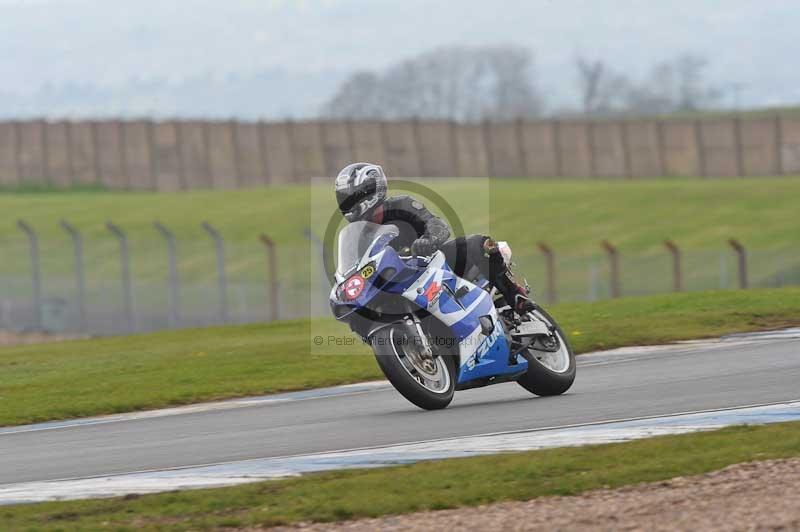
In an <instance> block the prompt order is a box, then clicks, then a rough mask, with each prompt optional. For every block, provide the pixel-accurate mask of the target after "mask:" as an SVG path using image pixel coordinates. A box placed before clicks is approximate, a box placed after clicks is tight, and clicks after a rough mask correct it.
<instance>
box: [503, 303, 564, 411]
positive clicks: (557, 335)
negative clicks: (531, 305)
mask: <svg viewBox="0 0 800 532" xmlns="http://www.w3.org/2000/svg"><path fill="white" fill-rule="evenodd" d="M531 314H532V315H533V317H534V319H537V320H540V321H543V322H544V323H545V324H547V325H548V326H550V327H552V330H553V339H554V340H555V347H554V348H552V349H537V347H545V346H544V345H541V344H539V343H538V342H537V343H534V344H533V345H532V346H531V347H529V348H528V349H527V353H524V356H525V358H526V359H527V360H528V372H527V373H525V375H523V376H522V377H520V378H519V379H518V380H517V383H519V385H520V386H522V387H523V388H525V389H526V390H528V391H529V392H531V393H534V394H536V395H560V394H562V393H564V392H566V391H567V390H569V388H570V386H572V383H573V382H574V381H575V354H574V353H573V352H572V348H571V347H570V345H569V343H567V339H566V335H565V334H564V331H562V330H561V327H559V326H558V324H557V323H556V320H554V319H553V317H552V316H550V314H548V313H547V312H545V310H544V309H541V308H537V309H536V310H534V311H533V312H531Z"/></svg>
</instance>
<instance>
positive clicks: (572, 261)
mask: <svg viewBox="0 0 800 532" xmlns="http://www.w3.org/2000/svg"><path fill="white" fill-rule="evenodd" d="M18 228H19V238H15V239H7V240H5V241H0V256H2V257H3V259H4V260H3V261H2V263H0V329H2V330H11V331H26V332H30V331H42V332H50V333H80V334H88V335H97V336H102V335H116V334H128V333H136V332H147V331H155V330H163V329H177V328H186V327H203V326H210V325H221V324H244V323H258V322H268V321H273V320H281V319H293V318H305V317H321V316H328V315H329V307H328V301H327V297H328V293H329V291H330V286H329V284H328V281H327V277H326V275H325V272H324V268H323V261H322V249H321V242H320V240H319V239H317V238H316V237H315V236H314V235H313V233H312V232H311V231H310V230H306V231H305V234H299V235H297V242H298V243H295V244H291V245H289V244H286V245H280V244H276V243H275V242H274V241H273V240H272V239H271V238H270V237H269V235H265V234H254V235H253V236H252V238H250V239H246V240H245V241H244V242H243V241H242V239H241V238H237V239H230V240H229V239H226V237H225V235H224V234H223V233H222V232H221V231H220V230H218V229H217V228H216V227H215V226H214V225H213V224H211V223H209V222H205V223H203V224H202V226H201V228H198V229H200V230H201V231H202V233H198V234H203V235H204V237H203V238H198V237H197V236H195V237H191V238H189V237H185V236H178V235H176V234H175V233H173V231H171V230H170V228H169V227H166V226H164V225H163V224H161V223H159V222H154V223H153V232H152V234H151V235H150V236H149V237H147V238H144V237H142V235H140V234H139V233H137V234H136V235H129V234H128V233H127V232H126V231H125V228H124V227H120V226H118V225H116V224H114V223H113V222H108V223H107V224H106V226H105V228H104V231H103V232H102V233H97V232H94V233H91V234H90V235H89V236H86V235H84V234H83V233H82V232H81V231H80V230H78V229H77V228H76V227H75V226H74V225H73V224H71V223H70V222H68V221H62V222H61V224H60V227H59V229H60V232H59V233H58V235H59V237H58V238H54V237H53V236H52V233H49V234H48V237H47V238H41V237H40V235H39V232H38V231H37V228H35V227H32V226H31V225H30V224H28V223H26V222H25V221H24V220H20V221H19V222H18ZM248 242H249V243H248ZM514 262H515V271H516V272H517V274H518V276H519V277H525V278H527V280H528V281H529V282H530V284H531V285H532V286H533V291H534V296H535V297H536V298H537V299H538V300H541V301H543V302H548V303H555V302H566V301H596V300H601V299H608V298H614V297H625V296H641V295H651V294H659V293H667V292H675V291H698V290H711V289H723V290H725V289H745V288H759V287H781V286H788V285H800V253H798V250H797V249H794V248H782V249H758V248H753V249H749V248H746V247H745V246H743V245H742V244H741V243H739V242H738V241H736V240H731V241H728V242H722V243H721V244H720V246H719V248H717V249H707V250H685V251H684V250H682V249H681V248H680V247H679V246H678V245H677V244H675V243H674V242H671V241H667V242H665V245H664V248H663V251H661V252H651V253H638V254H632V253H626V252H625V251H624V250H620V249H618V248H617V247H616V246H615V245H614V244H613V243H612V242H609V241H604V242H602V243H599V245H598V247H597V252H596V253H593V254H585V255H570V254H562V253H559V252H558V250H556V249H554V248H553V247H552V246H550V245H548V244H547V243H545V242H540V243H538V245H536V246H528V247H527V248H525V247H523V248H520V247H519V246H515V249H514Z"/></svg>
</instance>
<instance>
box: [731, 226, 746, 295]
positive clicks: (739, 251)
mask: <svg viewBox="0 0 800 532" xmlns="http://www.w3.org/2000/svg"><path fill="white" fill-rule="evenodd" d="M728 244H730V246H731V247H732V248H733V251H735V252H736V255H737V257H738V259H739V288H747V285H748V283H747V251H746V250H745V248H744V246H743V245H742V244H741V242H739V241H738V240H736V239H735V238H731V239H730V240H728Z"/></svg>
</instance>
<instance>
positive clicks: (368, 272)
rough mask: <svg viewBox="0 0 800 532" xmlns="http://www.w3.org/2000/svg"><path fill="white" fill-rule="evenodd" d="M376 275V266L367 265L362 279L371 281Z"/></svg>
mask: <svg viewBox="0 0 800 532" xmlns="http://www.w3.org/2000/svg"><path fill="white" fill-rule="evenodd" d="M373 273H375V265H374V264H367V265H366V266H364V267H363V268H362V269H361V277H363V278H364V279H369V278H370V277H372V274H373Z"/></svg>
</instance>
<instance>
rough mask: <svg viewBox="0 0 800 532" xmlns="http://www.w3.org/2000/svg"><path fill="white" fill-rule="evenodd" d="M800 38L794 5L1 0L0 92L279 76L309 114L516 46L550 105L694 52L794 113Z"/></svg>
mask: <svg viewBox="0 0 800 532" xmlns="http://www.w3.org/2000/svg"><path fill="white" fill-rule="evenodd" d="M799 28H800V2H797V1H792V0H785V1H778V0H761V1H756V0H670V1H669V2H657V1H653V0H638V1H637V0H591V1H589V0H586V1H580V0H553V1H546V0H527V1H518V2H511V1H502V0H494V1H487V0H453V1H448V2H444V1H426V0H399V1H388V0H316V1H314V0H180V1H177V0H172V1H170V0H124V1H123V0H0V91H5V92H14V93H25V92H26V91H30V90H31V89H35V88H38V87H41V86H42V85H44V84H47V83H50V84H55V85H61V84H64V83H65V82H75V83H81V84H84V83H87V84H94V85H102V86H107V87H114V86H119V85H124V84H126V83H128V82H129V80H131V79H132V78H139V79H151V78H165V79H169V80H173V81H179V80H181V79H184V78H186V77H190V76H198V75H205V74H211V75H212V76H214V77H220V78H221V77H225V76H229V75H232V74H235V75H247V74H252V73H256V72H260V71H265V70H274V69H278V70H279V71H283V72H287V73H290V74H291V75H292V76H295V77H296V76H301V77H302V76H304V75H309V76H310V77H309V80H310V81H309V83H314V84H315V91H311V92H312V93H313V96H307V95H306V96H304V95H302V94H298V96H297V98H295V99H294V100H293V102H294V104H293V105H292V108H293V109H299V110H302V109H312V108H314V107H315V106H317V105H319V103H320V102H319V100H320V99H321V98H323V97H324V96H325V95H327V94H329V93H330V92H333V90H335V84H333V83H332V84H331V85H332V86H330V87H327V86H326V83H325V81H324V80H325V79H326V73H330V74H331V79H337V80H338V79H340V76H341V75H343V74H345V73H348V72H350V71H352V70H355V69H377V70H379V69H382V68H384V67H386V66H388V65H389V64H391V63H393V62H396V61H398V60H401V59H404V58H406V57H409V56H412V55H414V54H416V53H419V52H421V51H424V50H428V49H430V48H433V47H436V46H440V45H446V44H472V45H478V44H490V43H491V44H496V43H503V44H508V43H513V44H521V45H524V46H527V47H529V48H531V49H532V50H533V51H534V52H535V55H536V65H537V66H536V68H537V73H538V76H539V78H540V80H541V81H542V84H543V86H544V87H545V89H546V90H547V92H548V93H549V95H550V97H551V100H553V101H555V102H560V101H569V100H570V99H571V98H573V96H574V93H573V90H574V67H573V65H572V60H573V58H574V56H575V54H576V53H577V52H583V53H585V54H588V55H590V56H596V57H601V58H603V59H605V60H607V61H608V62H609V63H610V64H612V65H615V66H616V67H617V68H619V69H622V70H625V71H627V72H629V73H630V74H632V75H633V76H637V75H639V74H640V73H643V72H644V71H645V70H646V69H647V68H648V67H649V66H650V65H652V64H653V63H654V62H656V61H659V60H661V59H665V58H669V57H671V56H674V55H676V54H678V53H680V52H683V51H691V52H696V53H700V54H703V55H705V56H707V57H708V58H709V60H710V61H711V64H712V68H711V70H710V73H711V75H712V78H713V81H715V82H717V83H718V84H720V85H724V84H733V83H736V84H743V85H744V89H743V90H742V92H741V96H742V101H743V103H745V104H748V105H753V104H754V105H775V104H788V103H800V69H798V68H797V62H798V52H800V44H798V32H799V30H798V29H799ZM287 96H288V97H290V98H291V96H292V95H291V94H289V95H287ZM310 100H314V101H310ZM298 112H300V111H298Z"/></svg>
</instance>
